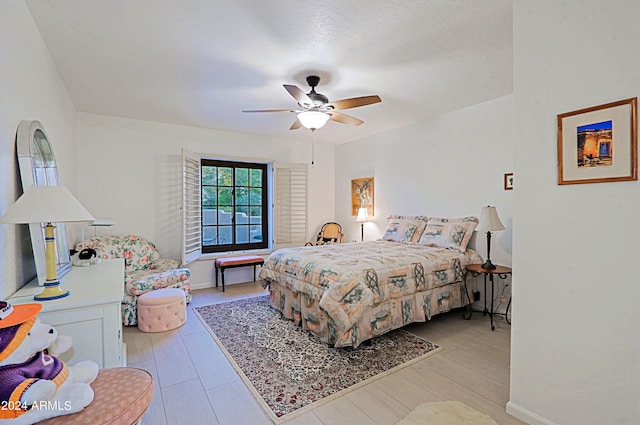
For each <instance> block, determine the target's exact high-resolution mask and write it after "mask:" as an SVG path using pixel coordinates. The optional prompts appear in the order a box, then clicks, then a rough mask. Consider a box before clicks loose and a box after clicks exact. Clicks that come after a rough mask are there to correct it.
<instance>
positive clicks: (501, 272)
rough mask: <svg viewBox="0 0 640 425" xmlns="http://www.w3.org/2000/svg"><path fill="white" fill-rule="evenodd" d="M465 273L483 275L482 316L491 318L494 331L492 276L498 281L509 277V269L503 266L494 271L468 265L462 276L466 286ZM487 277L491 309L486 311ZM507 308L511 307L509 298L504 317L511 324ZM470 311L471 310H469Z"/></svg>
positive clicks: (477, 265) (475, 265) (476, 265)
mask: <svg viewBox="0 0 640 425" xmlns="http://www.w3.org/2000/svg"><path fill="white" fill-rule="evenodd" d="M467 273H471V274H472V275H473V276H474V277H475V276H480V275H481V274H482V275H484V310H483V311H482V314H484V315H486V314H488V315H489V317H490V318H491V330H492V331H493V330H495V326H494V325H493V316H494V315H495V314H500V313H496V312H495V311H494V310H493V299H494V286H495V285H494V283H496V282H495V281H494V276H496V277H497V278H498V279H506V278H507V276H509V275H511V268H510V267H505V266H496V268H495V269H485V268H483V267H482V265H480V264H469V265H468V266H467V271H466V272H465V274H464V284H465V287H466V286H467ZM487 277H488V278H489V282H490V283H491V309H487ZM509 307H511V297H509V302H508V303H507V310H506V311H505V314H504V317H505V320H506V321H507V323H508V324H511V321H510V320H509ZM469 311H471V310H469ZM469 318H471V313H469Z"/></svg>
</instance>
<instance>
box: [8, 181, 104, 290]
mask: <svg viewBox="0 0 640 425" xmlns="http://www.w3.org/2000/svg"><path fill="white" fill-rule="evenodd" d="M93 220H95V219H94V217H93V216H92V215H91V214H90V213H89V211H87V210H86V209H85V208H84V207H83V206H82V205H81V204H80V202H79V201H78V200H77V199H76V198H74V196H73V195H72V194H71V192H69V190H68V189H67V188H66V187H64V186H29V187H28V188H27V190H25V191H24V193H23V194H22V196H20V198H18V200H17V201H16V202H15V204H13V205H11V206H10V207H9V208H7V210H6V211H5V214H4V216H2V217H1V218H0V223H13V224H26V223H46V225H45V226H44V237H45V251H46V270H47V274H46V280H45V282H44V290H43V291H42V292H41V293H39V294H37V295H36V296H34V297H33V299H34V300H36V301H48V300H55V299H58V298H63V297H66V296H67V295H69V291H65V290H63V289H62V288H60V281H59V280H58V272H57V270H56V241H55V226H54V225H53V223H58V222H74V221H93Z"/></svg>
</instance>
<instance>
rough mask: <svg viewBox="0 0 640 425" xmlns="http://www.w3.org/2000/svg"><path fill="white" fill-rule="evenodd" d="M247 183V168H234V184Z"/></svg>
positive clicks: (245, 184) (246, 184) (243, 184)
mask: <svg viewBox="0 0 640 425" xmlns="http://www.w3.org/2000/svg"><path fill="white" fill-rule="evenodd" d="M248 185H249V169H248V168H236V186H248Z"/></svg>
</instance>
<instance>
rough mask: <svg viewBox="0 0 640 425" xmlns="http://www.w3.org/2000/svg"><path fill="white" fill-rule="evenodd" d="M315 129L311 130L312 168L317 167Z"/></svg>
mask: <svg viewBox="0 0 640 425" xmlns="http://www.w3.org/2000/svg"><path fill="white" fill-rule="evenodd" d="M315 134H316V132H315V130H311V168H315V158H316V141H315Z"/></svg>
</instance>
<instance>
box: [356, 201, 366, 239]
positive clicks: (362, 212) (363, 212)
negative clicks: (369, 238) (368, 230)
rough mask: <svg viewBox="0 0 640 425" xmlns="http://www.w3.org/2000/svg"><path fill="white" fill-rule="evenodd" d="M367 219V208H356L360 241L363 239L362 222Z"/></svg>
mask: <svg viewBox="0 0 640 425" xmlns="http://www.w3.org/2000/svg"><path fill="white" fill-rule="evenodd" d="M368 221H369V215H368V214H367V209H366V208H365V207H361V208H359V209H358V216H357V217H356V222H357V223H360V241H364V223H366V222H368Z"/></svg>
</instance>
